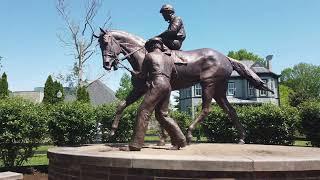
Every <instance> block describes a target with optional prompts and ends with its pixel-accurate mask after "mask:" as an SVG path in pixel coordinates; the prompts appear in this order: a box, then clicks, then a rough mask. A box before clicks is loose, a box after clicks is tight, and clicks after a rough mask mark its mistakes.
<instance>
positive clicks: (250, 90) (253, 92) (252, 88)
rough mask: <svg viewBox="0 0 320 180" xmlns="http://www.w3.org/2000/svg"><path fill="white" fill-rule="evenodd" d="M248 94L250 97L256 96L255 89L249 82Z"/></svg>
mask: <svg viewBox="0 0 320 180" xmlns="http://www.w3.org/2000/svg"><path fill="white" fill-rule="evenodd" d="M248 94H249V96H255V89H254V87H253V85H252V84H251V83H250V82H248Z"/></svg>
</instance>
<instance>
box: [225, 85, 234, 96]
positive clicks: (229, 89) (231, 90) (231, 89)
mask: <svg viewBox="0 0 320 180" xmlns="http://www.w3.org/2000/svg"><path fill="white" fill-rule="evenodd" d="M235 91H236V87H235V85H234V82H228V91H227V95H228V96H234V94H235Z"/></svg>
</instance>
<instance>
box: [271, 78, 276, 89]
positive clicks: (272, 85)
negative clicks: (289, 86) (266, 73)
mask: <svg viewBox="0 0 320 180" xmlns="http://www.w3.org/2000/svg"><path fill="white" fill-rule="evenodd" d="M270 86H271V90H272V91H274V86H275V85H274V80H273V79H271V81H270Z"/></svg>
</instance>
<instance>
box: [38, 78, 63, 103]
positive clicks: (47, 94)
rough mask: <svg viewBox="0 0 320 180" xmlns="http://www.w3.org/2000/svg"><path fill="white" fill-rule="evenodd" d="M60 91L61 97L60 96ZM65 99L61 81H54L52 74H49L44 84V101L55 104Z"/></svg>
mask: <svg viewBox="0 0 320 180" xmlns="http://www.w3.org/2000/svg"><path fill="white" fill-rule="evenodd" d="M59 91H60V93H61V97H58V92H59ZM63 100H64V89H63V86H62V84H61V83H60V82H58V81H53V80H52V77H51V75H49V76H48V78H47V80H46V83H45V85H44V97H43V103H45V104H55V103H58V102H62V101H63Z"/></svg>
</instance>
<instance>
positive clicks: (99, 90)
mask: <svg viewBox="0 0 320 180" xmlns="http://www.w3.org/2000/svg"><path fill="white" fill-rule="evenodd" d="M87 91H88V93H89V97H90V103H91V104H92V105H94V106H98V105H101V104H108V103H111V102H112V101H114V100H116V96H115V93H114V92H113V91H112V90H111V89H110V88H109V87H108V86H106V85H105V84H103V83H102V82H101V81H100V80H96V81H93V82H91V83H89V84H88V85H87ZM76 99H77V98H76V95H75V90H72V89H70V88H68V89H65V101H75V100H76Z"/></svg>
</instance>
